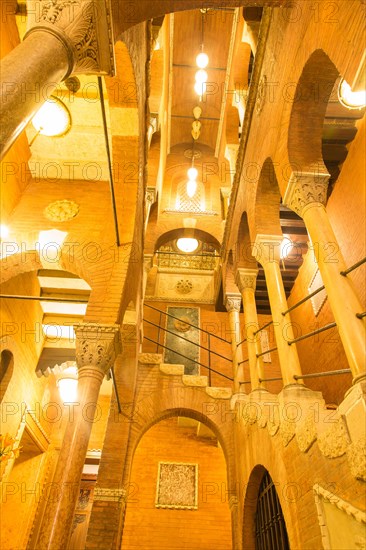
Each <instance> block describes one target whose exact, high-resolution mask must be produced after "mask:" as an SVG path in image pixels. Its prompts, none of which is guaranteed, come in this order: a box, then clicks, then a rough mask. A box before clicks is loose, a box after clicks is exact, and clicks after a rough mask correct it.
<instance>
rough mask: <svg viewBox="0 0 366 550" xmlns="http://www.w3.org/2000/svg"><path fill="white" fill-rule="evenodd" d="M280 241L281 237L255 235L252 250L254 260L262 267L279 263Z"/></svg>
mask: <svg viewBox="0 0 366 550" xmlns="http://www.w3.org/2000/svg"><path fill="white" fill-rule="evenodd" d="M282 241H283V235H260V234H259V235H257V236H256V238H255V241H254V246H253V249H252V254H253V256H254V258H255V259H256V260H257V261H258V262H259V263H260V264H262V265H264V264H266V263H270V262H279V261H280V251H281V243H282Z"/></svg>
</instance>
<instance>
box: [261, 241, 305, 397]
mask: <svg viewBox="0 0 366 550" xmlns="http://www.w3.org/2000/svg"><path fill="white" fill-rule="evenodd" d="M282 240H283V236H282V235H257V237H256V239H255V243H254V247H253V256H254V257H255V258H256V259H257V261H258V262H259V263H261V264H262V266H263V269H264V274H265V277H266V283H267V289H268V295H269V302H270V305H271V312H272V319H273V327H274V333H275V336H276V344H277V350H278V357H279V360H280V367H281V374H282V379H283V384H284V386H287V385H289V384H295V383H296V380H295V379H294V375H295V374H296V375H301V367H300V361H299V356H298V354H297V348H296V344H292V345H291V346H289V345H288V342H289V341H290V340H293V339H294V333H293V330H292V325H291V317H290V314H289V313H287V314H286V315H282V312H283V311H286V310H287V309H288V306H287V300H286V294H285V289H284V287H283V282H282V277H281V270H280V264H279V262H280V247H281V242H282ZM300 383H301V382H300Z"/></svg>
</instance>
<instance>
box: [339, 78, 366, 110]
mask: <svg viewBox="0 0 366 550" xmlns="http://www.w3.org/2000/svg"><path fill="white" fill-rule="evenodd" d="M338 97H339V101H340V102H341V103H342V105H344V106H345V107H347V108H348V109H363V108H364V107H365V106H366V90H361V91H359V92H352V89H351V86H350V85H349V84H348V82H346V81H345V80H341V82H340V84H339V88H338Z"/></svg>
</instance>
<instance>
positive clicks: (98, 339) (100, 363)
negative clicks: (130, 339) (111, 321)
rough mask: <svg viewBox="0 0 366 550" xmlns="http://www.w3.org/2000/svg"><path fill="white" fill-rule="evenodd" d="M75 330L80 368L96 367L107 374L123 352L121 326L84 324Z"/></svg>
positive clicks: (77, 326)
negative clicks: (120, 336)
mask: <svg viewBox="0 0 366 550" xmlns="http://www.w3.org/2000/svg"><path fill="white" fill-rule="evenodd" d="M74 329H75V335H76V362H77V365H78V368H81V367H85V366H95V367H98V368H99V369H100V370H101V371H103V372H104V373H106V372H107V371H108V370H109V369H110V368H111V367H112V366H113V363H114V361H115V358H116V356H117V355H118V353H120V351H121V343H120V338H119V334H120V332H119V325H97V324H96V325H92V324H87V323H83V324H80V325H76V326H75V327H74Z"/></svg>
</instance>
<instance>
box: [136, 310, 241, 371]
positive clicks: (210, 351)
mask: <svg viewBox="0 0 366 550" xmlns="http://www.w3.org/2000/svg"><path fill="white" fill-rule="evenodd" d="M143 321H144V322H146V323H149V325H153V326H154V327H157V328H160V329H161V330H164V331H165V332H169V334H173V335H174V336H177V338H181V339H182V340H185V341H186V342H189V343H190V344H194V345H195V346H198V347H199V348H201V349H204V350H205V351H208V352H209V353H214V354H215V355H217V356H218V357H221V359H225V361H229V362H230V363H231V359H229V358H228V357H225V356H224V355H221V354H220V353H217V352H216V351H212V350H210V349H208V348H205V346H201V344H198V343H197V342H192V340H188V338H184V336H180V335H179V334H177V333H176V332H173V331H172V330H169V329H167V328H164V327H162V326H160V325H157V324H156V323H153V322H152V321H148V320H147V319H145V318H144V319H143ZM184 322H185V321H184ZM187 324H188V323H187ZM160 345H161V344H160Z"/></svg>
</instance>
